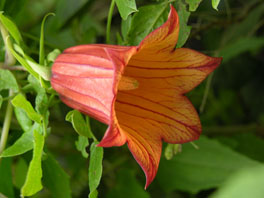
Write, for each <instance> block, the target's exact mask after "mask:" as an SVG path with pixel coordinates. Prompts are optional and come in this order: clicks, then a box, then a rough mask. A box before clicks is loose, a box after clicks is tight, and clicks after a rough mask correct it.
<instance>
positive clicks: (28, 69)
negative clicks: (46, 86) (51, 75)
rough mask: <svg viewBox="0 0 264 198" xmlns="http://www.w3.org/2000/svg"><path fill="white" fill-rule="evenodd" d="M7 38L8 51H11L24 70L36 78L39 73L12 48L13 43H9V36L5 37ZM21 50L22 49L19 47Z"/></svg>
mask: <svg viewBox="0 0 264 198" xmlns="http://www.w3.org/2000/svg"><path fill="white" fill-rule="evenodd" d="M6 39H7V47H8V49H9V50H10V52H11V53H12V55H13V56H14V57H15V58H16V60H17V61H18V62H20V64H21V65H22V66H23V67H25V68H26V70H27V71H28V72H29V73H30V74H32V75H33V76H34V77H35V78H36V79H38V78H39V75H38V73H37V72H35V71H34V70H33V69H32V68H31V67H30V65H29V64H28V63H27V61H26V60H25V59H24V58H23V57H21V56H20V55H19V54H18V53H17V52H16V51H15V50H14V49H13V45H12V43H11V41H10V39H9V38H6ZM20 49H21V48H20ZM21 50H22V49H21Z"/></svg>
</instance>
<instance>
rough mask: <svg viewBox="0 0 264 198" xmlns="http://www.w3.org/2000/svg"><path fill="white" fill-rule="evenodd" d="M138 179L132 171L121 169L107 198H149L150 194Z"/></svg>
mask: <svg viewBox="0 0 264 198" xmlns="http://www.w3.org/2000/svg"><path fill="white" fill-rule="evenodd" d="M142 186H143V185H142V184H140V183H139V182H138V181H137V179H136V174H135V172H134V171H133V170H131V169H121V170H119V171H118V173H117V181H116V184H115V185H114V186H113V188H112V189H111V190H110V192H109V193H108V194H107V198H123V197H124V195H126V196H125V197H126V198H135V197H137V198H148V197H150V195H149V193H148V192H147V191H145V190H144V189H143V187H142Z"/></svg>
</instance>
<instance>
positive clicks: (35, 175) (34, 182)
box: [21, 131, 45, 196]
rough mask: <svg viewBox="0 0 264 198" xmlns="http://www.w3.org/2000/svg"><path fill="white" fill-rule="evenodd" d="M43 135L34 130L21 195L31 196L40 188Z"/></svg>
mask: <svg viewBox="0 0 264 198" xmlns="http://www.w3.org/2000/svg"><path fill="white" fill-rule="evenodd" d="M44 141H45V139H44V136H43V135H42V134H40V133H39V132H38V131H34V150H33V157H32V160H31V162H30V164H29V168H28V172H27V177H26V181H25V184H24V185H23V187H22V189H21V195H22V196H31V195H34V194H35V193H37V192H38V191H40V190H41V189H42V184H41V178H42V169H41V157H42V152H43V147H44Z"/></svg>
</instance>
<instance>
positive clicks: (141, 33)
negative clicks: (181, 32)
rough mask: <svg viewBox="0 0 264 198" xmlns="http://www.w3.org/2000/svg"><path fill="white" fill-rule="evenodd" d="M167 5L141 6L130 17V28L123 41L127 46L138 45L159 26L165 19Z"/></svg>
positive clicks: (166, 17) (167, 10)
mask: <svg viewBox="0 0 264 198" xmlns="http://www.w3.org/2000/svg"><path fill="white" fill-rule="evenodd" d="M168 5H169V4H168V3H161V4H157V5H148V6H142V7H140V8H139V12H137V13H135V14H134V15H133V17H132V21H131V27H130V29H129V32H128V34H127V38H125V40H126V41H127V42H128V44H129V45H138V44H139V43H140V42H141V41H142V40H143V39H144V38H145V37H146V36H147V35H148V34H149V33H150V32H151V31H153V30H154V29H155V28H157V27H159V26H161V25H162V24H163V23H164V22H165V21H166V20H167V19H168V13H169V6H168Z"/></svg>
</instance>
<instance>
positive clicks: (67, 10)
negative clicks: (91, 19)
mask: <svg viewBox="0 0 264 198" xmlns="http://www.w3.org/2000/svg"><path fill="white" fill-rule="evenodd" d="M89 1H90V0H59V1H58V3H57V6H56V18H54V21H55V22H54V23H55V26H56V27H55V28H60V27H62V26H63V25H64V24H65V23H66V22H67V21H68V20H70V19H71V17H72V16H73V15H74V14H76V13H77V12H78V11H79V10H80V9H81V8H82V7H83V6H84V5H85V4H86V3H88V2H89Z"/></svg>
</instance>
